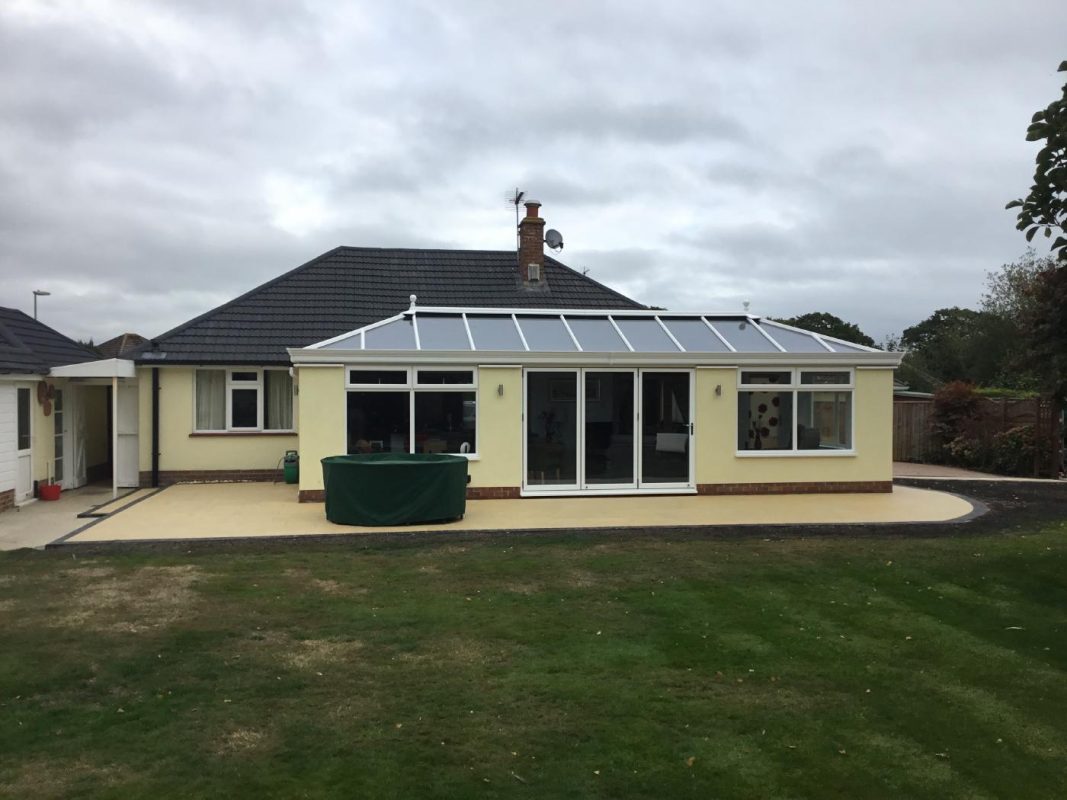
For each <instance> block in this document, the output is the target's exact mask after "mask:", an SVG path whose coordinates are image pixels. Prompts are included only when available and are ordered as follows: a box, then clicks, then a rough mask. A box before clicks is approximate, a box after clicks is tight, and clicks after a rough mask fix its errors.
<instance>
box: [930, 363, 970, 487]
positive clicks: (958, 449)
mask: <svg viewBox="0 0 1067 800" xmlns="http://www.w3.org/2000/svg"><path fill="white" fill-rule="evenodd" d="M981 406H982V398H981V396H980V395H979V394H978V392H977V391H976V390H975V387H974V384H971V383H967V382H966V381H952V382H951V383H946V384H945V385H944V386H942V387H941V388H940V389H938V390H937V392H935V393H934V413H933V417H932V420H931V423H930V428H931V432H932V433H933V443H934V449H935V452H936V453H939V454H940V456H941V459H942V460H944V461H947V462H948V463H950V464H959V465H961V466H975V461H976V460H977V459H979V453H978V452H977V451H978V450H979V449H980V447H979V445H978V441H977V440H978V436H977V428H978V421H979V418H980V416H981Z"/></svg>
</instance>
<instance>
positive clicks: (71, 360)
mask: <svg viewBox="0 0 1067 800" xmlns="http://www.w3.org/2000/svg"><path fill="white" fill-rule="evenodd" d="M99 357H100V356H98V355H97V354H96V353H94V352H93V351H92V350H90V349H89V348H88V347H85V346H83V345H80V344H78V343H77V342H76V341H74V340H73V339H69V338H67V337H66V336H64V335H63V334H62V333H59V331H55V330H53V329H52V328H49V327H48V326H47V325H45V324H44V323H42V322H38V321H37V320H35V319H34V318H33V317H31V316H29V315H28V314H25V313H23V312H22V311H19V310H18V309H14V308H0V373H6V374H12V373H13V374H24V375H30V374H33V375H45V374H47V373H48V371H49V370H50V369H51V368H52V367H58V366H62V365H64V364H81V363H83V362H85V361H94V360H96V359H97V358H99Z"/></svg>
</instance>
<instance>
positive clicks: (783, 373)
mask: <svg viewBox="0 0 1067 800" xmlns="http://www.w3.org/2000/svg"><path fill="white" fill-rule="evenodd" d="M737 377H738V380H737V454H738V455H745V456H754V455H766V456H781V455H798V456H811V455H854V454H855V424H854V423H855V414H854V409H853V392H854V390H855V372H854V370H852V369H851V368H841V367H829V366H828V367H760V368H755V369H744V368H743V369H740V370H738V376H737Z"/></svg>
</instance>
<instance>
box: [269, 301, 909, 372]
mask: <svg viewBox="0 0 1067 800" xmlns="http://www.w3.org/2000/svg"><path fill="white" fill-rule="evenodd" d="M420 315H422V316H427V317H429V316H436V315H448V316H452V317H458V318H460V319H462V322H463V327H464V330H465V332H466V338H467V344H468V345H469V349H462V350H423V349H422V342H421V338H420V335H419V331H418V317H419V316H420ZM472 316H493V317H503V318H510V319H511V320H512V322H513V324H514V325H515V329H516V331H517V332H518V334H519V339H520V341H521V342H522V347H523V349H522V350H499V351H494V350H486V349H478V348H477V346H476V342H475V338H474V336H473V335H472V333H471V328H470V323H469V318H470V317H472ZM524 317H541V318H545V319H555V320H558V321H559V322H560V324H561V326H562V329H563V330H564V331H566V333H567V335H568V337H569V338H570V340H571V341H572V342H573V344H574V346H575V350H574V351H566V352H546V351H536V350H532V349H531V348H530V345H529V343H528V341H527V339H526V337H525V335H524V333H523V330H522V325H521V320H522V318H524ZM568 317H571V318H575V317H597V318H601V319H605V318H606V319H607V320H608V321H609V322H610V323H611V325H612V328H613V329H614V331H615V333H616V335H617V336H618V337H619V338H620V340H621V342H622V344H623V345H625V347H626V350H621V351H610V352H604V351H598V350H588V349H583V346H582V342H581V338H580V337H578V336H577V335H575V333H574V331H573V330H572V328H571V326H570V325H569V324H568V323H567V318H568ZM408 318H411V323H412V328H413V330H414V339H415V341H414V348H395V349H367V347H366V336H365V334H366V333H367V332H368V331H373V330H375V329H377V328H381V327H383V326H386V325H390V324H393V323H396V322H399V321H402V320H405V319H408ZM619 318H629V319H651V320H655V321H656V322H657V323H658V324H659V326H660V328H661V329H662V330H663V331H664V332H665V333H666V334H667V336H668V338H669V339H670V340H671V342H672V343H673V344H674V345H675V347H677V348H678V351H677V352H669V351H668V352H664V351H652V350H641V349H640V348H639V347H636V346H635V345H634V344H633V342H632V341H631V340H630V339H629V338H628V337H626V336H625V335H624V334H623V333H622V331H621V329H620V327H619V325H618V324H617V323H616V320H617V319H619ZM681 318H685V319H697V320H700V321H702V322H703V323H704V324H705V325H706V326H707V328H708V330H709V333H711V334H712V335H714V336H715V337H716V339H717V340H718V341H719V342H721V343H722V344H723V345H724V346H725V347H726V348H727V352H721V351H718V350H716V351H686V350H685V349H684V345H683V344H682V343H681V341H679V339H678V338H677V337H676V336H675V335H674V334H673V333H672V331H671V330H670V328H669V325H668V323H669V321H670V320H672V319H681ZM722 320H727V321H732V322H738V321H740V322H741V323H742V324H744V323H748V324H749V325H751V326H752V327H753V328H754V329H755V330H756V332H757V333H759V335H760V336H761V337H762V338H763V339H765V340H766V341H767V342H768V344H769V345H771V346H772V347H773V350H771V351H768V352H746V351H744V350H741V351H739V350H737V349H736V347H735V345H734V343H732V342H731V341H730V339H729V337H728V334H725V335H724V334H723V333H722V332H721V331H720V330H718V328H717V327H716V326H715V322H717V321H722ZM767 328H770V329H772V330H773V329H776V328H777V329H782V330H788V331H791V332H794V333H797V334H800V335H802V336H805V337H808V338H809V339H811V341H812V344H813V345H814V348H813V350H812V351H810V352H808V351H800V350H797V349H794V350H790V349H789V348H788V347H785V346H783V345H782V344H781V343H780V342H779V341H778V340H776V339H775V338H774V336H773V335H772V333H771V331H769V330H767ZM340 343H345V344H350V345H351V346H349V347H344V346H340V347H339V346H338V345H339V344H340ZM835 344H837V345H841V346H842V348H841V349H840V350H836V349H835V348H834V347H833V345H835ZM288 352H289V355H290V358H292V360H293V363H294V364H315V363H337V362H338V361H341V362H351V361H359V362H363V363H386V362H389V363H395V362H397V361H409V362H413V363H415V362H417V363H424V362H429V363H441V364H444V363H461V362H462V363H467V364H469V363H471V362H472V361H477V362H479V363H486V364H493V363H514V362H516V361H520V362H522V363H524V364H533V363H546V364H547V363H551V364H571V363H583V364H619V365H625V364H636V363H643V364H647V363H649V362H650V361H652V362H656V363H664V364H667V363H670V364H677V365H678V366H682V365H684V364H697V363H699V364H701V365H716V364H723V365H747V364H753V365H759V364H794V365H817V364H838V363H840V364H851V365H867V366H883V367H884V366H889V367H893V366H897V365H898V364H899V363H900V358H901V355H902V354H900V353H887V352H884V351H882V350H878V349H876V348H872V347H865V346H863V345H857V344H854V343H852V342H845V341H842V340H841V339H836V338H834V337H831V336H824V335H822V334H818V333H814V332H813V331H806V330H803V329H801V328H795V327H792V326H790V325H785V324H783V323H780V322H775V321H773V320H764V319H762V318H760V317H758V316H753V315H751V314H747V313H744V312H721V313H714V314H709V313H706V312H705V313H701V312H693V311H690V312H685V311H658V310H654V309H620V310H610V309H573V310H572V309H557V308H543V309H534V308H494V307H477V306H473V307H452V306H427V307H418V306H416V305H415V304H414V303H413V304H412V306H411V308H408V309H406V310H404V311H402V312H401V313H399V314H395V315H394V316H391V317H388V318H387V319H383V320H380V321H378V322H375V323H372V324H370V325H367V326H364V327H362V328H358V329H356V330H354V331H349V332H348V333H344V334H341V335H340V336H334V337H333V338H330V339H326V340H324V341H321V342H317V343H315V344H312V345H309V346H308V347H304V348H290V349H289V351H288Z"/></svg>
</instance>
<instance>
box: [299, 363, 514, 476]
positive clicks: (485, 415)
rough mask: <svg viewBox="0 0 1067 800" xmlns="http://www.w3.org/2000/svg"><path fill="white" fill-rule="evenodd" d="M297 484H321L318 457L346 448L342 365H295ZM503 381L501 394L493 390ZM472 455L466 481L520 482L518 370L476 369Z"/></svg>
mask: <svg viewBox="0 0 1067 800" xmlns="http://www.w3.org/2000/svg"><path fill="white" fill-rule="evenodd" d="M297 373H298V379H299V384H300V416H299V423H298V427H299V429H300V447H299V450H300V488H301V490H317V489H322V488H323V487H322V469H321V468H320V466H319V459H321V458H324V457H325V456H331V455H337V454H339V453H345V452H347V443H346V440H345V437H346V431H347V426H348V420H347V399H346V392H345V370H344V368H342V367H306V366H305V367H299V368H298V370H297ZM499 386H503V387H504V390H503V394H502V395H501V394H500V393H499V391H498V388H497V387H499ZM477 419H478V421H477V426H478V428H477V433H478V438H477V445H478V446H477V450H478V453H477V455H478V458H476V459H471V461H470V465H469V471H470V476H471V483H470V485H471V486H516V487H517V486H519V485H520V484H521V483H522V370H521V369H520V368H518V367H481V368H479V370H478V418H477Z"/></svg>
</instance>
